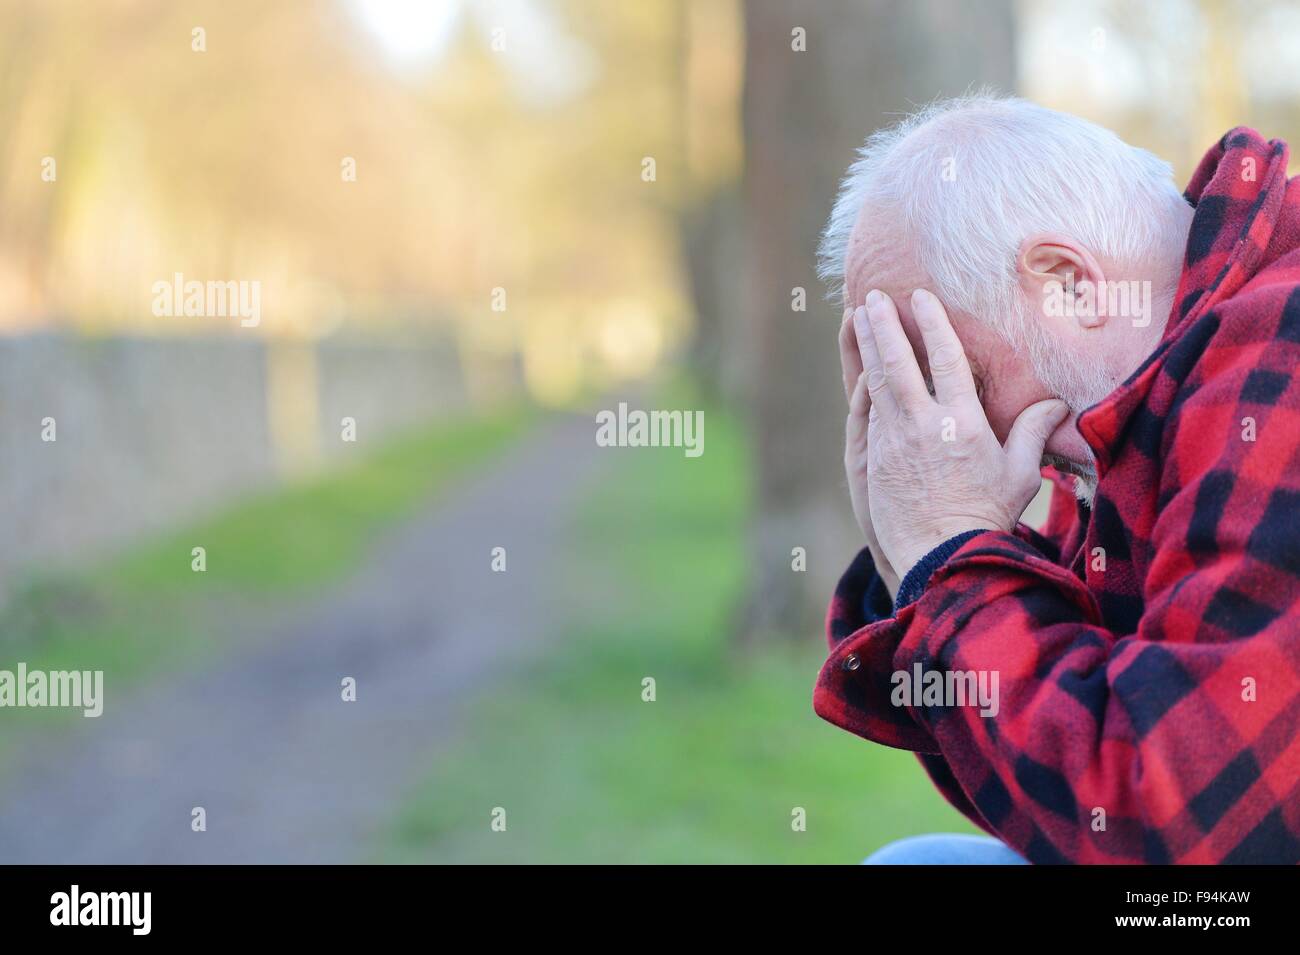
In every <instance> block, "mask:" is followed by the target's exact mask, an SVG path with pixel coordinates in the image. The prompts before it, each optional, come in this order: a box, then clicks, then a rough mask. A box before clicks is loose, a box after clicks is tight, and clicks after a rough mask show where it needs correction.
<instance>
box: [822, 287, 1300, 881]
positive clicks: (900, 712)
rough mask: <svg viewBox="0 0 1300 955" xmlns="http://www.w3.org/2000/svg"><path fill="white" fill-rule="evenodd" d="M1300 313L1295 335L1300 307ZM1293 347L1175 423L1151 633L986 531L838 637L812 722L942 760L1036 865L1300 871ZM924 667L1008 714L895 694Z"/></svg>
mask: <svg viewBox="0 0 1300 955" xmlns="http://www.w3.org/2000/svg"><path fill="white" fill-rule="evenodd" d="M1293 316H1294V319H1295V324H1296V325H1297V329H1298V330H1300V299H1298V300H1297V301H1296V302H1295V303H1294V307H1293ZM1211 320H1212V321H1213V320H1215V319H1211ZM1292 341H1293V344H1292V345H1290V346H1287V347H1283V348H1271V349H1265V348H1264V347H1263V346H1261V347H1259V348H1254V349H1252V348H1246V347H1242V348H1238V349H1219V350H1216V351H1215V352H1214V355H1213V359H1212V361H1213V365H1214V367H1213V368H1212V369H1207V370H1204V373H1203V374H1202V373H1198V374H1197V375H1192V376H1189V377H1188V380H1187V384H1186V387H1184V388H1183V389H1181V390H1180V392H1179V394H1178V397H1177V399H1176V400H1175V402H1174V409H1173V411H1171V413H1170V415H1169V417H1170V420H1169V421H1167V422H1162V423H1161V424H1162V428H1161V430H1160V438H1159V439H1158V440H1157V441H1156V447H1153V448H1152V449H1151V450H1152V453H1154V454H1160V455H1162V457H1163V461H1164V465H1163V469H1162V474H1163V475H1164V478H1163V480H1162V487H1161V489H1160V494H1159V499H1160V507H1159V510H1158V516H1157V517H1155V518H1154V522H1153V525H1152V526H1153V530H1152V533H1151V535H1150V538H1149V539H1143V540H1137V541H1134V544H1133V546H1140V547H1144V548H1149V549H1150V550H1149V553H1150V561H1149V563H1148V566H1149V570H1148V572H1147V576H1146V579H1145V580H1144V581H1143V582H1142V591H1143V594H1144V609H1143V612H1142V615H1141V618H1140V621H1139V624H1138V626H1137V629H1136V632H1134V633H1132V634H1124V635H1121V634H1116V633H1113V632H1110V631H1109V630H1107V629H1106V627H1105V626H1104V625H1103V623H1102V614H1101V611H1100V608H1099V606H1098V603H1097V600H1096V598H1095V596H1094V594H1093V592H1092V591H1091V590H1090V589H1089V588H1088V587H1087V586H1086V585H1085V584H1084V582H1083V581H1082V580H1080V579H1079V578H1078V577H1077V576H1075V575H1074V574H1072V573H1071V572H1069V571H1068V570H1066V569H1065V568H1063V567H1061V566H1059V565H1058V564H1056V563H1054V562H1053V561H1051V560H1049V559H1048V558H1047V556H1045V555H1044V554H1043V553H1042V551H1040V550H1039V549H1037V548H1036V547H1034V546H1033V545H1032V544H1030V543H1029V542H1028V541H1027V540H1025V539H1024V538H1023V537H1021V536H1019V535H1016V534H1007V533H1002V532H998V531H990V532H987V533H984V534H981V535H979V536H977V537H975V538H973V539H971V540H969V541H967V542H966V543H965V544H964V545H963V546H962V547H961V548H960V549H959V550H958V551H957V552H956V554H954V555H953V557H952V558H951V559H950V560H949V561H948V562H947V563H946V564H945V565H944V566H943V567H941V568H940V569H939V570H938V571H936V572H935V574H934V576H933V578H932V579H931V581H930V584H929V586H928V587H927V589H926V591H925V593H924V594H923V595H922V596H921V598H920V600H918V601H917V602H916V603H915V604H913V605H911V606H909V607H905V608H903V609H902V610H901V611H900V612H899V614H898V616H897V617H896V618H894V619H892V620H885V621H880V622H877V623H874V624H869V625H867V626H865V627H863V628H862V629H861V630H859V631H858V632H856V633H854V634H852V635H850V636H848V637H846V638H845V639H843V640H842V641H840V642H839V643H838V645H837V646H836V648H835V650H834V652H833V653H832V654H831V658H830V660H828V662H827V664H826V666H825V667H824V668H823V671H822V675H821V677H820V678H819V684H818V693H817V704H818V705H817V709H818V712H819V713H821V715H823V716H824V717H825V718H827V719H830V720H831V721H832V722H835V723H837V724H838V725H840V726H842V727H844V728H846V729H849V730H850V731H852V732H855V733H858V734H859V735H862V736H866V737H867V738H869V739H873V740H876V741H877V742H881V743H885V744H888V745H893V746H901V747H904V748H907V749H912V750H915V751H917V752H919V753H922V754H937V755H940V756H942V759H943V762H944V763H945V764H946V765H947V767H948V769H949V770H950V771H951V776H952V779H953V780H954V781H955V782H956V784H957V785H958V786H959V787H960V789H961V791H962V792H963V793H964V794H965V795H966V796H967V797H968V799H969V801H970V803H971V804H973V806H974V807H975V809H976V811H977V813H978V819H979V820H983V821H984V822H985V823H987V825H988V826H989V828H991V829H992V830H993V831H994V832H996V834H997V835H999V836H1000V837H1001V838H1002V839H1004V840H1005V841H1006V842H1007V843H1008V844H1009V845H1010V846H1012V847H1013V848H1015V849H1016V850H1018V851H1019V852H1021V853H1022V854H1023V855H1025V856H1026V857H1027V858H1029V859H1030V860H1031V861H1033V862H1040V863H1041V862H1112V863H1113V862H1152V863H1157V862H1159V863H1163V862H1180V863H1217V862H1228V863H1232V862H1256V863H1258V862H1288V863H1294V862H1297V861H1300V841H1298V840H1297V836H1296V834H1297V833H1300V736H1298V735H1297V733H1296V727H1297V725H1298V724H1300V601H1298V600H1297V595H1298V594H1300V541H1297V539H1296V537H1295V535H1294V533H1293V532H1292V531H1291V528H1292V527H1293V526H1294V522H1295V516H1296V515H1297V514H1300V483H1298V482H1297V480H1296V478H1297V475H1300V386H1298V385H1297V383H1296V381H1295V377H1294V375H1293V373H1292V372H1293V369H1294V368H1295V367H1296V365H1297V364H1300V344H1294V343H1300V334H1297V335H1296V336H1295V337H1294V339H1293V340H1292ZM1274 366H1276V367H1274ZM1211 372H1212V373H1211ZM1247 419H1249V421H1248V420H1247ZM1252 422H1253V427H1254V428H1255V429H1256V430H1255V432H1254V433H1253V434H1254V436H1253V438H1252V437H1250V435H1251V434H1252V432H1250V431H1249V426H1250V424H1251V423H1252ZM1243 429H1246V430H1243ZM929 671H936V672H938V673H940V674H956V675H965V674H971V675H974V676H975V677H976V678H978V677H979V675H983V676H984V677H985V678H986V679H987V685H989V686H994V685H996V693H995V694H994V697H995V700H996V704H995V706H994V707H992V709H993V710H994V712H992V713H986V714H985V715H981V708H980V707H979V706H971V705H951V700H950V699H943V698H940V699H939V700H937V701H935V702H934V703H930V702H928V701H926V700H924V699H920V698H918V697H919V694H918V696H914V697H912V698H903V699H902V700H899V699H898V696H897V695H896V692H895V691H896V690H897V689H898V687H899V683H898V682H897V680H896V679H895V675H896V674H900V673H906V674H909V675H912V674H916V675H918V676H920V675H923V674H925V673H927V672H929ZM994 675H996V680H997V683H996V684H993V682H992V681H993V679H994ZM918 682H919V681H918ZM896 701H897V702H899V705H894V704H895V702H896ZM945 704H948V705H945Z"/></svg>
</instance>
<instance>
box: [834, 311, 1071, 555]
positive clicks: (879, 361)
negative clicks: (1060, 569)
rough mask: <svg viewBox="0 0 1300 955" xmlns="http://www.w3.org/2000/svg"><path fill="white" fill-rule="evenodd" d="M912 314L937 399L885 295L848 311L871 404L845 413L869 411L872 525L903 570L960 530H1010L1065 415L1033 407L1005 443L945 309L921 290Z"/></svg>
mask: <svg viewBox="0 0 1300 955" xmlns="http://www.w3.org/2000/svg"><path fill="white" fill-rule="evenodd" d="M912 313H913V315H914V316H915V317H916V323H917V325H918V326H919V328H920V330H921V337H922V339H923V340H924V342H925V349H926V353H927V355H928V356H929V364H930V377H931V381H932V383H933V386H934V394H933V395H931V394H930V392H929V390H928V389H927V388H926V384H925V380H924V378H923V377H922V375H921V370H920V367H919V365H918V364H917V361H916V355H915V354H914V353H913V351H912V346H911V343H910V342H909V341H908V339H907V336H906V334H905V333H904V332H903V327H902V325H901V324H900V323H899V319H898V312H897V310H896V309H895V307H894V303H893V301H892V300H891V299H890V298H889V296H888V295H885V294H884V293H882V292H878V291H873V292H871V294H869V295H868V296H867V305H866V306H865V307H860V308H858V309H856V310H855V312H854V314H853V328H854V333H855V335H856V338H857V344H858V349H859V353H860V355H861V360H862V367H863V375H862V379H863V382H864V384H865V390H866V393H867V400H866V401H864V402H861V403H859V404H857V405H855V406H854V407H853V408H851V409H850V428H851V429H852V428H853V427H854V424H853V421H852V418H853V416H854V413H855V411H858V412H862V413H865V417H866V421H865V427H863V431H864V432H865V438H864V441H863V447H864V448H865V451H866V482H864V487H865V485H866V484H870V486H871V499H870V504H869V510H870V524H871V526H872V527H873V528H874V529H875V534H876V537H877V540H878V541H879V546H880V547H881V549H882V550H883V552H884V555H885V557H886V558H887V559H888V561H889V563H890V564H891V565H892V566H893V567H895V568H897V569H898V570H899V571H900V572H902V573H906V572H907V571H908V570H910V569H911V568H912V567H913V566H914V565H915V564H916V563H917V561H919V560H920V559H921V558H922V557H924V556H925V555H926V554H927V553H929V552H930V551H931V550H933V549H934V548H935V547H937V546H938V545H939V544H942V543H943V542H944V541H946V540H947V539H948V538H950V537H953V536H955V535H957V534H961V533H963V532H965V531H971V530H991V529H997V530H1003V531H1010V530H1011V529H1012V528H1014V527H1015V525H1016V522H1017V521H1018V520H1019V519H1020V515H1021V514H1023V513H1024V510H1025V508H1026V507H1027V506H1028V504H1029V502H1030V501H1031V500H1032V499H1033V497H1034V494H1035V493H1036V492H1037V491H1038V488H1039V484H1040V477H1039V466H1040V462H1041V460H1042V455H1043V446H1044V444H1045V443H1046V442H1047V438H1048V437H1049V436H1050V435H1051V433H1052V431H1053V430H1054V429H1055V428H1056V427H1057V425H1059V424H1060V423H1061V422H1062V421H1063V420H1065V417H1066V415H1067V414H1068V408H1067V407H1066V405H1065V403H1064V402H1062V401H1058V400H1056V399H1049V400H1046V401H1040V402H1037V403H1036V404H1032V405H1030V406H1029V407H1028V408H1026V409H1025V410H1024V411H1022V412H1021V413H1020V416H1019V417H1018V418H1017V419H1016V421H1015V424H1014V425H1012V427H1011V432H1010V433H1009V434H1008V435H1007V441H1006V445H1005V446H1004V445H1002V444H1001V443H1000V442H999V441H998V439H997V436H996V435H994V433H993V429H992V428H990V427H989V423H988V418H987V417H986V416H985V414H984V409H983V408H982V407H981V406H980V402H979V397H978V395H977V393H976V389H975V380H974V378H973V377H972V375H971V370H970V365H969V364H968V363H967V361H966V353H965V351H964V350H963V349H962V346H961V342H960V340H959V339H958V338H957V334H956V332H954V331H953V328H952V325H951V324H950V323H949V321H948V314H947V312H945V311H944V308H943V305H942V304H941V303H940V302H939V300H938V299H937V298H935V296H934V295H932V294H931V293H929V292H927V291H924V290H922V289H918V290H917V291H916V292H915V293H913V296H912ZM859 390H862V389H861V388H859ZM863 404H865V405H866V407H865V408H863V407H862V405H863ZM859 427H862V425H861V424H859ZM850 484H851V485H852V484H853V482H852V481H851V482H850Z"/></svg>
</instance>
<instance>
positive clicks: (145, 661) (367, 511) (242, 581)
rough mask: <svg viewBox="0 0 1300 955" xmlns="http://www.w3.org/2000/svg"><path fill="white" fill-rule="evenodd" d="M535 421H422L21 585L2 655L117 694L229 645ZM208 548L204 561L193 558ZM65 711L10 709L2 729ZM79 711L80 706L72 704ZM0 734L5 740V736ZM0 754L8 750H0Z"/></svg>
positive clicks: (353, 561) (321, 583)
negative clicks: (373, 446) (331, 467)
mask: <svg viewBox="0 0 1300 955" xmlns="http://www.w3.org/2000/svg"><path fill="white" fill-rule="evenodd" d="M531 419H532V414H531V412H529V411H527V410H525V409H522V408H513V409H510V410H507V411H503V412H498V413H494V414H493V415H491V416H488V417H484V418H473V419H466V420H458V421H453V422H445V423H439V424H436V425H432V426H425V427H422V428H420V429H418V430H415V431H412V432H410V433H407V434H405V435H402V436H399V437H396V438H394V439H392V440H391V441H389V442H388V443H386V444H384V445H383V446H382V447H380V448H379V449H377V450H376V451H373V452H370V453H365V452H362V451H360V449H358V452H359V453H358V460H357V461H356V462H354V463H352V464H349V465H346V466H343V467H341V468H340V469H338V470H336V471H332V472H330V473H328V474H324V475H320V476H316V477H313V478H310V479H307V480H303V481H299V482H296V483H294V484H291V485H289V486H284V487H278V488H274V489H270V490H266V491H262V492H258V493H256V494H254V495H252V496H249V497H246V498H244V499H242V500H240V501H238V502H236V503H234V504H232V505H230V506H228V507H226V508H224V509H223V510H222V511H221V512H220V513H218V514H216V515H214V516H213V517H211V518H210V519H207V520H204V521H202V522H201V523H199V524H196V525H193V526H190V527H186V528H182V529H180V530H178V531H175V532H173V533H168V534H166V535H163V536H161V537H159V538H156V539H154V540H151V541H147V542H144V543H142V544H140V545H137V546H134V547H132V548H131V549H129V550H128V551H126V552H125V553H122V554H119V555H117V556H116V557H114V558H113V559H111V560H106V561H103V562H101V563H98V564H96V565H94V566H91V567H89V568H87V569H85V570H82V571H79V572H75V573H74V572H52V573H49V574H46V575H44V576H41V577H38V578H36V579H33V580H31V581H29V582H28V583H27V584H26V585H25V586H22V587H19V588H18V589H17V590H16V592H15V593H14V594H13V596H12V597H11V599H10V600H9V601H8V602H7V604H6V606H5V608H4V611H3V613H0V666H3V667H12V666H13V665H14V664H16V663H17V661H19V660H21V661H24V662H26V663H27V665H28V667H29V668H30V669H78V670H103V671H104V682H105V685H106V687H109V688H111V692H112V693H114V694H118V693H120V692H121V691H122V690H123V689H125V688H127V687H129V686H130V685H131V684H133V683H136V682H138V681H140V680H142V679H144V678H145V677H147V676H149V675H151V674H154V673H157V672H159V671H161V670H164V669H166V668H168V667H171V666H174V665H176V664H178V663H181V662H183V661H192V660H194V659H197V658H198V655H200V654H202V653H204V652H213V651H224V650H228V649H229V645H228V644H220V645H218V644H214V642H213V641H212V640H211V639H210V637H211V634H212V624H213V623H214V621H215V622H221V623H223V624H224V626H223V628H222V629H223V631H224V632H226V633H231V632H235V631H238V629H239V628H238V627H235V626H231V625H230V624H231V621H232V620H236V621H237V620H239V619H241V616H240V615H241V614H250V615H251V614H254V613H256V612H258V611H261V610H265V609H266V608H267V607H268V606H272V605H274V604H276V603H277V602H282V601H284V600H286V599H287V598H294V597H301V596H305V595H309V594H311V593H313V592H314V591H316V590H318V589H320V588H322V587H325V586H328V585H329V584H330V583H331V582H333V581H335V580H338V579H340V578H342V577H343V576H345V575H346V574H347V573H348V572H349V571H350V570H352V569H353V568H355V567H356V566H358V565H359V564H360V563H361V562H362V561H363V560H364V558H365V555H366V553H367V551H368V549H369V548H370V547H371V546H372V544H373V543H374V542H375V540H376V537H377V535H379V534H380V533H381V532H382V531H383V530H384V529H385V528H387V527H389V526H391V525H392V524H393V523H394V522H396V521H398V520H400V518H401V517H402V516H403V515H405V514H407V513H409V512H410V511H411V510H413V509H414V508H416V507H417V506H419V505H420V504H421V503H423V502H424V501H426V500H427V499H428V498H429V496H430V495H431V494H434V493H435V492H436V491H437V490H438V488H439V487H441V486H442V485H443V484H445V483H446V482H447V481H449V480H451V479H453V478H455V477H456V476H458V475H460V474H462V473H463V472H465V471H466V470H467V469H469V468H471V467H474V466H476V465H480V464H481V463H482V462H483V461H484V460H485V459H486V458H488V457H490V456H491V455H492V454H493V453H494V452H496V451H498V450H499V449H501V448H502V447H504V446H505V445H506V444H507V443H508V442H509V441H510V440H512V439H513V438H515V437H517V436H518V435H519V434H520V433H521V432H522V431H523V430H524V428H525V427H526V426H527V425H528V423H529V422H530V420H531ZM196 546H201V547H203V548H205V550H206V557H207V570H206V571H205V572H204V573H196V572H194V570H192V568H191V561H192V558H191V551H192V549H193V548H194V547H196ZM69 712H70V711H62V710H53V709H22V710H19V709H14V710H11V711H8V712H7V715H6V729H7V732H6V734H5V739H7V740H11V738H12V736H13V733H14V732H15V731H18V730H21V729H22V727H23V726H25V725H45V724H48V723H49V722H50V721H51V720H58V719H61V718H66V717H67V716H68V713H69ZM74 715H77V714H76V713H74ZM4 742H5V741H4V740H0V748H2V747H3V746H4ZM0 755H3V754H2V753H0Z"/></svg>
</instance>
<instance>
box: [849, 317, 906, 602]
mask: <svg viewBox="0 0 1300 955" xmlns="http://www.w3.org/2000/svg"><path fill="white" fill-rule="evenodd" d="M840 365H841V367H842V368H843V369H844V396H845V397H846V398H847V399H848V401H849V417H848V422H847V423H846V425H845V429H844V430H845V435H844V470H845V472H846V473H847V474H848V478H849V498H850V499H851V500H852V501H853V515H854V516H855V517H856V518H857V519H858V526H859V527H861V528H862V533H863V534H864V535H866V538H867V549H868V550H870V551H871V559H872V562H873V563H875V565H876V573H878V574H879V575H880V579H881V580H883V581H884V582H885V586H886V587H887V588H888V589H889V596H890V597H894V596H896V595H897V594H898V584H899V577H898V573H897V572H896V571H895V570H894V568H893V566H892V565H891V564H890V563H889V560H888V558H886V557H885V552H884V551H883V550H881V548H880V541H879V540H877V539H876V530H875V528H874V527H872V525H871V505H870V503H869V498H868V496H867V410H868V409H869V408H870V407H871V399H870V397H868V395H867V376H866V375H864V374H863V373H862V354H861V352H860V351H859V349H858V338H857V335H856V334H855V333H854V330H853V309H851V308H850V309H847V310H846V311H845V312H844V322H843V324H841V325H840Z"/></svg>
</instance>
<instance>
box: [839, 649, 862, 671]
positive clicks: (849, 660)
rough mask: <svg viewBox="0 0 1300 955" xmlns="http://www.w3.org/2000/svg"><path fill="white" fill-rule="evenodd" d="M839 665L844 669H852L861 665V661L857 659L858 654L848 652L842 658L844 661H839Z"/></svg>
mask: <svg viewBox="0 0 1300 955" xmlns="http://www.w3.org/2000/svg"><path fill="white" fill-rule="evenodd" d="M840 666H842V667H844V669H846V670H850V671H852V670H856V669H857V668H858V667H860V666H862V661H861V660H859V659H858V655H857V654H856V653H850V654H849V655H848V656H847V657H845V658H844V662H843V663H841V664H840Z"/></svg>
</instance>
